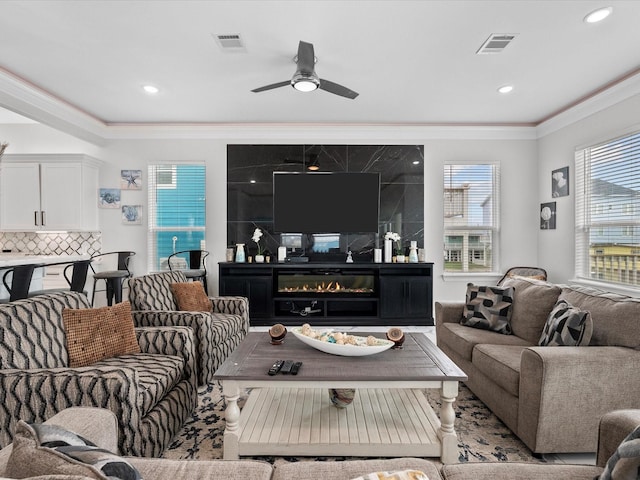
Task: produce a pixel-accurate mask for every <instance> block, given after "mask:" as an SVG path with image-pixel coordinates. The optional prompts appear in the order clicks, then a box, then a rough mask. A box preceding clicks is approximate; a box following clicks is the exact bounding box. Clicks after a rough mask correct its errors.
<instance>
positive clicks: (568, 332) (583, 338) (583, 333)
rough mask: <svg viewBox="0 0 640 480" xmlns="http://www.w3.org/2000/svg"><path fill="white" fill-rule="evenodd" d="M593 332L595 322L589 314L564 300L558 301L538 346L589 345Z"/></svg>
mask: <svg viewBox="0 0 640 480" xmlns="http://www.w3.org/2000/svg"><path fill="white" fill-rule="evenodd" d="M592 332H593V321H592V320H591V314H590V313H589V312H587V311H584V310H580V309H579V308H576V307H574V306H573V305H571V304H569V303H567V302H566V301H564V300H558V302H556V305H555V306H554V307H553V310H551V313H550V314H549V317H548V318H547V322H546V323H545V325H544V329H543V330H542V335H541V336H540V340H539V341H538V345H540V346H543V347H544V346H568V347H580V346H583V345H589V341H590V340H591V334H592Z"/></svg>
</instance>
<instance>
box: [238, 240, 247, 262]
mask: <svg viewBox="0 0 640 480" xmlns="http://www.w3.org/2000/svg"><path fill="white" fill-rule="evenodd" d="M245 260H246V259H245V256H244V243H239V244H238V245H236V262H237V263H244V262H245Z"/></svg>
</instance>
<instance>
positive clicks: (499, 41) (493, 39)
mask: <svg viewBox="0 0 640 480" xmlns="http://www.w3.org/2000/svg"><path fill="white" fill-rule="evenodd" d="M514 38H516V34H515V33H492V34H491V35H490V36H489V38H487V39H486V40H485V42H484V43H483V44H482V45H481V46H480V48H479V49H478V51H477V52H476V54H478V55H486V54H489V53H500V52H502V51H503V50H504V49H505V48H506V47H507V45H509V44H510V43H511V42H512V41H513V39H514Z"/></svg>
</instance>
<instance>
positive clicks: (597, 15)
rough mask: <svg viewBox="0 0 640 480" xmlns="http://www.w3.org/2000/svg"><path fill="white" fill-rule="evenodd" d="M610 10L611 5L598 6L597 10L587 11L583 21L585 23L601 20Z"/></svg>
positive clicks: (611, 9)
mask: <svg viewBox="0 0 640 480" xmlns="http://www.w3.org/2000/svg"><path fill="white" fill-rule="evenodd" d="M612 11H613V8H611V7H605V8H599V9H598V10H594V11H593V12H591V13H589V14H588V15H587V16H586V17H584V21H585V22H586V23H598V22H601V21H602V20H604V19H605V18H607V17H608V16H609V15H610V14H611V12H612Z"/></svg>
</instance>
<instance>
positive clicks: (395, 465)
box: [0, 407, 640, 480]
mask: <svg viewBox="0 0 640 480" xmlns="http://www.w3.org/2000/svg"><path fill="white" fill-rule="evenodd" d="M46 423H49V424H54V425H59V426H61V427H64V428H66V429H68V430H70V431H73V432H75V433H78V434H80V435H82V436H83V437H85V438H87V439H89V440H91V441H92V442H94V443H95V444H96V445H98V446H99V447H102V448H105V449H107V450H109V451H114V452H115V451H117V437H118V434H117V429H118V422H117V419H116V418H115V416H114V414H113V413H112V412H110V411H108V410H104V409H97V408H86V407H84V408H83V407H76V408H69V409H66V410H63V411H62V412H60V413H58V414H56V415H55V416H53V417H52V418H51V419H49V420H48V421H47V422H46ZM638 425H640V410H633V411H618V412H612V413H610V414H607V415H605V416H604V417H603V418H602V421H601V423H600V430H599V447H598V458H597V463H598V465H566V464H555V465H554V464H546V463H508V462H491V463H464V464H454V465H445V466H444V467H442V466H441V465H440V464H438V463H435V462H431V461H429V460H425V459H419V458H394V459H375V460H354V461H337V462H332V461H327V462H314V461H309V462H283V463H276V464H275V466H272V465H270V464H268V463H266V462H260V461H253V460H239V461H228V460H209V461H207V460H167V459H155V458H139V457H136V458H134V457H127V460H128V461H129V462H130V463H131V464H132V465H133V466H134V467H135V468H136V469H137V470H138V471H139V472H140V474H141V476H142V477H143V478H146V479H154V480H164V479H166V480H182V479H189V480H191V479H196V478H197V479H198V480H214V479H221V478H224V479H225V480H247V479H251V480H316V479H318V478H322V479H325V480H350V479H353V478H355V477H358V476H361V475H366V474H368V473H372V472H378V471H395V470H405V469H413V470H420V471H422V472H424V473H426V474H427V476H428V477H429V479H430V480H513V479H518V480H556V479H558V478H566V479H571V480H593V479H594V477H596V476H597V475H600V473H602V470H603V468H602V467H603V466H604V465H605V464H606V462H607V459H609V457H611V455H612V454H613V452H614V451H615V450H616V448H617V446H618V445H619V444H620V442H621V441H622V440H623V439H624V438H625V437H626V436H627V434H628V433H629V432H631V431H632V430H633V429H634V428H635V427H636V426H638ZM12 447H13V446H12V445H10V446H8V447H7V448H5V449H3V450H0V477H2V478H5V477H3V475H6V465H7V460H8V458H9V456H10V455H11V451H12ZM58 478H60V477H56V479H58ZM64 478H67V477H64ZM69 478H74V479H76V478H78V477H69Z"/></svg>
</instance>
